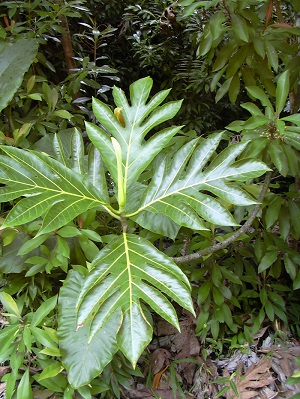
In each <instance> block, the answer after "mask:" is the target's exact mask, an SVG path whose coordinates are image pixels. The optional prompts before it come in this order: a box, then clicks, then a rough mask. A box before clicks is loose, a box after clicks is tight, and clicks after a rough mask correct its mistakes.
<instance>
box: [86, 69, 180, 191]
mask: <svg viewBox="0 0 300 399" xmlns="http://www.w3.org/2000/svg"><path fill="white" fill-rule="evenodd" d="M152 85H153V81H152V79H151V78H150V77H147V78H143V79H140V80H138V81H136V82H134V83H133V84H132V85H131V86H130V102H131V105H130V104H129V103H128V101H127V98H126V96H125V94H124V92H123V91H122V90H121V89H119V88H117V87H114V89H113V96H114V100H115V104H116V105H117V107H118V109H119V110H120V112H121V114H122V117H123V119H124V124H122V123H121V122H120V121H119V119H118V118H117V117H116V116H115V114H114V113H113V112H112V111H111V109H110V108H109V107H108V106H107V105H105V104H104V103H102V102H101V101H99V100H97V99H93V111H94V114H95V116H96V118H97V119H98V121H99V122H100V123H101V125H102V127H103V128H101V127H98V126H96V125H95V124H92V123H88V122H87V123H86V129H87V134H88V136H89V138H90V139H91V141H92V142H93V144H94V145H95V147H96V148H97V149H98V150H99V151H100V153H101V156H102V158H103V160H104V162H105V164H106V166H107V168H108V170H109V172H110V174H111V176H112V178H113V180H114V181H115V182H116V183H117V182H118V171H117V158H116V154H115V150H114V147H113V144H112V142H111V139H110V134H111V135H112V136H113V137H114V138H115V139H116V140H117V141H118V143H119V145H120V147H121V152H122V167H123V177H124V181H123V182H122V183H123V185H124V187H125V188H126V191H127V190H128V188H129V186H130V185H131V184H132V183H134V182H135V181H137V179H138V178H139V176H140V174H141V173H142V172H143V171H144V170H145V169H146V168H147V166H148V165H149V164H150V162H151V161H152V160H153V159H154V157H155V156H156V155H157V154H158V153H159V152H160V151H161V150H162V149H163V148H164V147H165V146H166V144H167V143H168V142H169V140H170V139H171V138H172V137H173V136H174V135H175V134H176V133H177V132H178V131H179V130H180V128H181V126H173V127H170V128H166V129H163V130H161V131H159V132H157V133H156V134H155V135H153V136H152V137H151V138H150V139H149V140H145V136H146V135H147V133H149V132H150V131H151V130H152V129H153V128H155V127H156V126H157V125H159V124H161V123H163V122H165V121H167V120H169V119H171V118H173V117H174V116H175V115H176V113H177V112H178V111H179V109H180V106H181V101H173V102H168V103H166V104H164V105H162V106H160V104H161V103H162V102H163V101H164V100H165V98H166V97H167V95H168V93H169V91H170V90H163V91H161V92H159V93H157V94H156V95H154V96H153V97H152V98H151V100H150V101H148V102H147V100H148V97H149V94H150V90H151V88H152ZM107 132H109V134H108V133H107Z"/></svg>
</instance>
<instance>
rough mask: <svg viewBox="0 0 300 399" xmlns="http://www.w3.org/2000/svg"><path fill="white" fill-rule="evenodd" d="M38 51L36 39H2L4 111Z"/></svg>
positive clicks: (0, 82) (0, 80)
mask: <svg viewBox="0 0 300 399" xmlns="http://www.w3.org/2000/svg"><path fill="white" fill-rule="evenodd" d="M36 53H37V42H36V41H35V40H34V39H26V38H24V39H23V38H20V39H19V40H16V41H15V42H9V41H4V40H3V41H2V42H1V43H0V54H1V58H2V60H3V61H2V65H1V70H0V85H1V102H0V111H2V110H3V109H4V108H5V107H6V106H7V105H8V103H9V102H10V100H11V99H12V97H13V95H14V94H15V92H16V91H17V90H18V88H19V87H20V86H21V83H22V81H23V75H24V73H25V72H26V71H27V70H28V68H29V67H30V65H31V64H32V62H33V61H34V58H35V56H36Z"/></svg>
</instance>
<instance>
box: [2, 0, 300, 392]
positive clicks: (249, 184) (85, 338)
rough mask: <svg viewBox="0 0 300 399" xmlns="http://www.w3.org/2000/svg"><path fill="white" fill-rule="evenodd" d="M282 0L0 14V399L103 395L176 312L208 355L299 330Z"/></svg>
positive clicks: (290, 94) (293, 94)
mask: <svg viewBox="0 0 300 399" xmlns="http://www.w3.org/2000/svg"><path fill="white" fill-rule="evenodd" d="M277 3H278V2H276V4H277ZM295 3H296V2H287V3H286V2H284V3H282V4H281V3H280V5H279V3H278V4H277V6H276V7H273V8H272V7H271V6H273V2H258V1H251V2H244V1H243V2H236V1H231V0H226V1H224V2H219V1H205V2H203V1H200V2H199V1H193V0H182V1H179V2H177V3H174V4H172V5H171V4H169V3H168V2H166V1H164V0H161V1H160V0H159V1H155V2H152V1H151V2H149V1H147V0H144V1H142V2H141V4H139V5H138V6H137V5H135V4H133V3H132V2H131V1H126V2H117V3H116V2H110V4H106V5H100V3H99V4H98V3H97V10H96V11H97V12H93V13H91V11H90V10H93V8H95V3H94V2H86V3H85V5H84V6H83V5H82V2H81V1H72V2H68V3H66V4H60V3H59V2H57V3H55V4H52V3H50V2H48V1H46V0H45V1H42V2H40V3H39V4H37V3H36V2H34V3H26V2H23V3H22V4H21V5H20V3H19V2H15V1H10V2H6V3H2V4H1V5H0V6H1V11H2V15H3V22H2V26H1V27H0V37H1V43H0V44H1V46H2V47H3V50H2V54H3V59H4V60H5V61H7V62H8V64H7V65H12V63H14V74H15V78H14V79H8V78H7V75H6V73H7V71H8V69H7V70H5V71H4V73H3V75H1V76H0V80H1V79H2V80H1V81H0V83H1V87H2V88H3V87H4V88H5V87H6V89H5V90H4V92H5V96H3V107H2V112H1V121H0V129H1V136H0V137H1V144H2V145H1V155H0V164H1V168H0V181H1V187H0V199H1V202H2V215H1V257H0V271H1V287H2V288H1V292H0V300H1V303H2V305H3V308H4V311H3V313H2V314H3V316H4V317H5V320H6V321H5V323H6V324H5V325H4V326H3V328H2V329H1V331H0V342H2V345H1V351H0V360H1V361H2V362H5V361H6V360H9V362H10V370H9V373H8V374H6V375H4V376H3V377H2V381H3V382H6V383H7V386H6V397H7V398H13V399H15V398H17V399H18V398H20V399H21V398H24V397H28V398H32V397H35V396H37V397H39V395H41V396H43V395H49V396H51V395H53V394H54V395H55V396H56V397H63V398H65V399H68V398H73V397H74V396H75V395H76V396H77V397H82V398H89V399H90V398H91V397H92V395H93V396H95V395H100V397H101V398H105V397H107V398H109V397H117V398H120V397H121V395H122V393H121V387H120V386H122V385H123V386H126V385H128V381H129V380H130V379H131V378H132V376H140V377H141V376H142V374H141V371H140V370H139V368H138V367H136V365H137V362H138V359H139V357H140V356H141V354H142V352H143V350H144V349H145V347H146V346H147V345H148V343H149V342H150V340H151V338H152V331H153V321H152V312H153V313H157V314H158V315H159V316H160V317H162V318H164V319H166V320H167V321H168V322H169V323H171V324H173V325H174V326H175V327H177V328H179V323H178V319H177V311H175V308H176V307H174V305H173V303H174V302H176V303H177V304H178V305H179V306H180V307H183V308H185V309H188V310H189V311H190V312H192V313H193V312H194V307H193V304H192V298H193V299H195V300H196V303H197V304H196V306H197V314H198V313H199V316H198V317H197V326H196V334H198V335H199V336H200V337H201V340H202V341H203V343H206V344H207V345H211V347H212V348H215V350H217V351H219V352H222V350H223V348H224V346H226V345H229V346H230V348H231V349H235V348H237V347H240V345H244V344H245V343H246V342H251V340H252V339H253V335H254V334H255V333H256V332H257V331H258V330H259V329H260V327H261V325H262V323H266V322H267V321H270V322H272V323H273V325H275V326H278V325H280V323H283V324H284V325H285V328H290V330H291V331H292V332H293V333H294V334H295V335H297V334H298V335H299V334H300V331H299V312H298V307H299V300H298V295H297V292H298V291H297V290H298V289H299V288H300V257H299V252H298V247H297V245H298V241H299V237H300V230H299V213H300V206H299V159H300V158H299V151H300V144H299V143H300V140H299V137H300V136H299V134H300V131H299V126H300V117H299V113H297V112H298V111H299V104H298V92H299V86H298V80H299V68H298V62H299V57H298V55H297V54H298V51H299V48H298V36H299V28H297V27H296V21H294V18H296V16H295V14H294V11H295V12H299V7H298V6H297V5H296V4H295ZM274 4H275V2H274ZM297 7H298V8H297ZM65 18H66V19H67V21H68V23H69V28H70V30H71V32H72V33H73V35H72V36H71V39H72V45H73V49H72V50H73V52H74V55H75V57H74V58H73V61H74V67H73V69H72V70H69V69H68V67H67V64H66V63H65V64H64V65H63V64H62V59H63V55H66V54H65V52H66V50H65V49H64V48H63V46H62V42H63V40H62V35H63V34H65V33H66V29H65V27H64V25H63V21H64V23H65V22H66V19H65ZM36 43H38V45H39V48H38V51H37V45H36ZM29 44H34V45H32V46H31V47H30V49H28V48H27V46H29ZM12 49H14V50H13V53H12V52H11V50H12ZM63 52H64V54H63ZM132 59H133V60H134V62H132ZM20 60H21V61H22V62H20ZM65 62H66V61H65ZM106 63H107V64H106ZM108 64H109V65H108ZM30 65H31V66H30ZM10 70H11V69H10ZM66 70H68V72H69V73H70V72H72V73H70V74H69V75H68V76H67V73H66ZM148 74H151V75H152V77H153V80H152V79H150V78H144V77H143V76H147V75H148ZM112 81H119V85H120V88H117V87H114V89H113V90H112V91H111V89H112V87H111V82H112ZM133 81H134V83H132V82H133ZM153 82H154V86H153ZM6 84H8V86H6ZM128 86H129V90H128ZM170 86H172V91H171V92H170V90H169V89H166V88H168V87H170ZM151 91H152V96H150V92H151ZM92 96H94V97H98V98H99V97H100V98H102V99H103V100H104V101H105V103H103V102H102V101H100V100H99V99H96V98H93V100H92ZM167 97H168V99H169V102H166V98H167ZM178 98H181V99H183V101H182V100H181V101H178V100H177V99H178ZM248 113H250V114H251V116H250V118H249V115H248ZM174 120H175V123H176V126H174V125H172V123H173V122H172V121H174ZM177 125H178V126H177ZM183 125H186V127H185V128H184V127H183ZM226 125H227V126H226ZM225 126H226V130H224V127H225ZM190 129H194V130H190ZM211 131H214V132H213V133H212V134H211ZM271 169H272V180H271V184H270V185H269V189H268V190H267V188H266V191H267V193H266V195H265V196H264V195H261V194H260V192H261V190H263V189H264V186H265V185H266V181H267V179H266V180H265V185H264V186H263V188H262V185H261V179H260V176H262V175H263V174H264V173H265V172H268V171H270V170H271ZM267 176H269V174H267ZM257 198H259V200H257ZM258 201H260V202H262V204H261V207H259V206H258V205H257V202H258ZM259 208H260V209H259ZM255 212H256V213H255ZM251 219H252V222H251V223H252V226H251V224H249V225H248V226H247V222H248V221H249V220H251ZM239 225H245V226H247V229H244V230H240V228H239ZM241 229H243V228H241ZM239 231H240V232H241V234H240V235H237V233H238V232H239ZM222 243H225V245H224V246H223V247H222ZM195 253H196V254H197V253H198V254H200V255H199V257H198V258H194V259H198V261H197V262H195V260H193V258H190V257H189V256H190V255H194V254H195ZM182 255H183V258H184V259H183V261H182ZM176 263H177V264H176ZM178 264H180V267H179V266H178ZM57 298H58V301H57ZM172 365H173V366H172V367H171V369H170V371H171V376H172V381H173V390H174V392H175V389H176V386H177V387H178V389H179V391H180V392H181V393H182V394H183V395H184V393H183V391H182V388H181V387H180V386H179V383H178V381H177V380H176V372H175V369H174V364H173V363H172ZM134 367H136V368H135V369H134ZM296 378H297V375H296ZM294 379H295V377H293V381H294ZM227 382H228V383H229V384H230V386H231V389H232V390H233V391H234V388H235V387H234V382H233V381H231V380H230V379H228V381H227Z"/></svg>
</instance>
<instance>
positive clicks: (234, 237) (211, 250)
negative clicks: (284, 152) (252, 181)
mask: <svg viewBox="0 0 300 399" xmlns="http://www.w3.org/2000/svg"><path fill="white" fill-rule="evenodd" d="M271 175H272V172H268V173H267V174H266V176H265V180H264V184H263V186H262V189H261V192H260V194H259V197H258V202H259V203H258V204H257V205H255V207H254V210H253V212H252V213H251V215H250V216H249V218H248V220H247V221H246V222H245V223H244V224H243V226H242V227H240V228H239V229H238V230H237V231H236V232H235V233H234V234H233V235H232V236H230V237H229V238H227V239H226V240H224V241H223V242H219V243H217V244H215V245H212V246H211V247H208V248H205V249H203V250H202V251H199V252H195V253H193V254H189V255H184V256H178V257H174V258H173V260H174V262H176V263H178V264H180V263H187V262H191V261H193V260H197V259H200V258H201V257H202V256H204V255H208V254H212V253H214V252H216V251H219V250H220V249H223V248H226V247H227V246H228V245H230V244H231V243H233V242H234V241H236V240H237V239H238V238H239V237H240V236H241V235H242V234H244V233H246V231H247V230H248V229H249V228H250V227H251V225H252V223H253V221H254V219H255V218H256V215H257V214H258V212H259V210H260V208H261V203H262V202H263V200H264V197H265V195H266V193H267V190H268V187H269V184H270V181H271Z"/></svg>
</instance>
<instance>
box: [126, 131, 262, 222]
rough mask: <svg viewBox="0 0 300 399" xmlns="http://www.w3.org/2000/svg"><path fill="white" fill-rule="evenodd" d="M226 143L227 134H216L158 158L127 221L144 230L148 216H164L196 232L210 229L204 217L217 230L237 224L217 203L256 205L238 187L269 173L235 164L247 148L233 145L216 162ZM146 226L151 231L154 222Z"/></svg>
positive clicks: (252, 164) (256, 164)
mask: <svg viewBox="0 0 300 399" xmlns="http://www.w3.org/2000/svg"><path fill="white" fill-rule="evenodd" d="M221 139H222V133H217V134H212V135H210V136H209V138H207V139H206V140H203V141H202V142H201V143H200V144H198V140H197V139H196V140H193V141H191V142H189V143H187V144H185V145H184V146H183V147H182V148H180V149H179V150H178V151H177V152H176V153H175V154H173V155H169V154H167V155H165V156H159V157H158V158H157V160H156V163H155V165H154V167H153V170H154V173H153V178H152V181H151V183H150V184H149V186H148V187H147V188H146V187H145V189H144V191H143V192H142V194H141V195H140V198H139V202H137V201H130V202H129V203H128V204H127V210H126V211H127V215H128V217H133V218H134V220H135V221H137V222H138V223H140V224H141V225H142V226H144V225H145V222H144V219H145V212H152V213H161V214H163V215H164V216H167V217H168V218H170V219H171V220H173V221H174V222H175V223H177V224H178V225H179V226H186V227H188V228H191V229H194V230H205V229H206V228H205V226H204V225H203V222H202V220H201V219H200V217H199V216H201V217H202V219H204V220H207V221H209V222H211V223H214V224H216V225H221V226H234V225H236V222H235V220H234V219H233V217H232V215H231V214H230V212H229V211H228V210H227V208H226V207H225V206H224V205H223V204H222V203H221V202H219V201H218V200H217V198H219V199H221V200H222V201H226V202H228V203H230V204H235V205H250V204H254V203H255V202H256V201H255V199H254V198H253V197H251V196H250V195H249V194H248V193H247V192H246V191H244V190H243V189H242V188H241V186H240V185H239V184H237V183H236V182H237V181H238V182H239V181H240V182H243V181H245V180H247V179H253V178H255V177H258V176H261V175H262V174H263V173H265V172H266V171H267V170H269V168H268V167H267V166H266V165H265V164H264V163H262V162H260V161H258V160H255V159H246V160H241V161H236V158H237V157H238V155H239V154H241V152H242V151H243V150H244V148H245V146H246V145H247V143H243V144H235V145H232V146H230V147H228V148H226V149H225V150H223V151H222V152H220V154H218V155H217V156H216V157H215V158H213V159H212V161H211V158H212V155H213V154H214V153H215V151H216V149H217V147H218V145H219V143H220V140H221ZM210 161H211V162H210ZM209 162H210V163H209ZM216 197H217V198H216ZM146 222H147V223H148V224H147V228H151V222H150V220H149V218H148V219H147V221H146ZM145 227H146V226H145ZM153 228H154V229H155V226H152V229H153Z"/></svg>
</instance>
